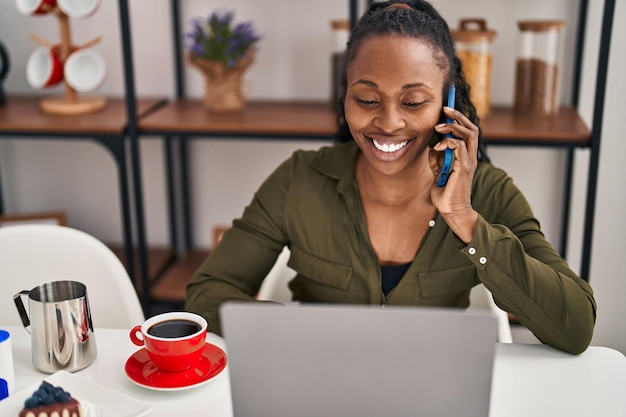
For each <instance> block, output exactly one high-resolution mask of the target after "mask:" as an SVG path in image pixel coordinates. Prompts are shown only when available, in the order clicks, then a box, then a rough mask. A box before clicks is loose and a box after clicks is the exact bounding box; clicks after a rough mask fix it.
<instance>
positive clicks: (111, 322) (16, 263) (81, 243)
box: [0, 224, 145, 328]
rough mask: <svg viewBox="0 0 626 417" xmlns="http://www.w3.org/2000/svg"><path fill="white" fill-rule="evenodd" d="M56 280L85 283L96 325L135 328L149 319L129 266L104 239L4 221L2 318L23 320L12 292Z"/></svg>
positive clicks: (0, 238) (0, 243) (11, 321)
mask: <svg viewBox="0 0 626 417" xmlns="http://www.w3.org/2000/svg"><path fill="white" fill-rule="evenodd" d="M58 280H72V281H80V282H82V283H83V284H85V286H86V287H87V294H88V297H89V304H90V308H91V315H92V318H93V323H94V326H95V327H104V328H131V327H133V326H135V325H138V324H141V323H142V322H143V321H144V320H145V316H144V314H143V311H142V308H141V303H140V302H139V298H138V297H137V293H136V291H135V288H134V287H133V285H132V282H131V279H130V277H129V276H128V273H127V272H126V269H125V268H124V266H123V264H122V263H121V261H120V260H119V258H118V257H117V256H116V255H115V254H114V253H113V252H112V251H111V250H110V249H109V248H108V247H107V246H106V245H105V244H104V243H102V242H101V241H100V240H98V239H96V238H95V237H93V236H91V235H89V234H87V233H85V232H82V231H80V230H77V229H73V228H70V227H65V226H58V225H44V224H22V225H16V226H7V227H0V285H1V286H2V295H1V296H0V297H1V302H0V324H3V325H21V324H22V323H21V321H20V318H19V315H18V312H17V309H16V307H15V304H14V302H13V295H14V294H17V293H18V292H20V291H22V290H30V289H32V288H34V287H36V286H38V285H41V284H44V283H46V282H51V281H58Z"/></svg>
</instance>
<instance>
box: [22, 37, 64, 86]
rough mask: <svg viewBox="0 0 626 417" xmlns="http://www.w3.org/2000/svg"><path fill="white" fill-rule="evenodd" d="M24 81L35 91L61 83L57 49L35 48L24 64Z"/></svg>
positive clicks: (61, 75) (59, 59) (55, 47)
mask: <svg viewBox="0 0 626 417" xmlns="http://www.w3.org/2000/svg"><path fill="white" fill-rule="evenodd" d="M26 80H27V81H28V84H30V86H31V87H33V88H34V89H36V90H41V89H42V88H46V87H52V86H54V85H56V84H58V83H60V82H61V81H63V64H62V63H61V57H60V56H59V47H58V46H54V47H52V48H46V47H45V46H40V47H38V48H36V49H35V50H34V51H33V52H32V53H31V54H30V57H29V58H28V62H27V63H26Z"/></svg>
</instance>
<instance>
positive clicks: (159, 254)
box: [108, 245, 175, 294]
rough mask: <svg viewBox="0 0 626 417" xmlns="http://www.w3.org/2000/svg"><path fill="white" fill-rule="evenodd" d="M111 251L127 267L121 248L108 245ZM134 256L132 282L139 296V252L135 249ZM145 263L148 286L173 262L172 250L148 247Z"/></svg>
mask: <svg viewBox="0 0 626 417" xmlns="http://www.w3.org/2000/svg"><path fill="white" fill-rule="evenodd" d="M108 246H109V247H110V248H111V250H112V251H113V252H114V253H115V254H116V255H117V257H118V258H120V260H121V261H122V263H123V264H124V266H125V267H127V263H126V255H125V251H124V248H123V247H119V246H115V245H108ZM134 256H135V262H134V263H135V274H134V275H133V276H134V282H135V288H136V289H137V293H138V294H141V279H140V277H141V274H140V273H139V252H138V250H137V249H135V251H134ZM146 258H147V263H148V272H147V275H148V282H149V283H150V284H153V283H155V282H156V281H157V280H158V278H159V277H160V276H161V275H162V274H163V271H165V270H166V268H167V267H168V266H170V265H171V264H172V263H173V262H174V260H175V254H174V250H173V249H171V248H167V247H150V248H149V249H148V254H147V257H146Z"/></svg>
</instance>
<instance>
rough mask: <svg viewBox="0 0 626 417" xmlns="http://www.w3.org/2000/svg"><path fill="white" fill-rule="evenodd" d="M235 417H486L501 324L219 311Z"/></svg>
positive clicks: (431, 312) (363, 312)
mask: <svg viewBox="0 0 626 417" xmlns="http://www.w3.org/2000/svg"><path fill="white" fill-rule="evenodd" d="M220 313H221V320H222V330H223V334H224V338H225V339H226V347H227V352H228V357H229V365H228V367H229V373H230V383H231V392H232V400H233V413H234V417H265V416H267V417H322V416H329V417H330V416H332V417H351V416H354V417H370V416H372V417H374V416H376V417H381V416H393V417H396V416H397V417H400V416H407V417H409V416H410V417H422V416H424V417H437V416H441V417H459V416H463V417H486V416H488V415H489V403H490V393H491V380H492V370H493V361H494V353H495V345H496V336H497V320H496V318H495V316H494V315H493V313H491V312H488V311H484V312H483V311H471V312H470V311H465V310H461V309H447V308H434V307H390V306H387V307H385V308H381V307H379V306H367V305H333V304H286V305H281V304H272V303H241V302H238V303H233V302H231V303H225V304H224V305H223V306H222V308H221V311H220Z"/></svg>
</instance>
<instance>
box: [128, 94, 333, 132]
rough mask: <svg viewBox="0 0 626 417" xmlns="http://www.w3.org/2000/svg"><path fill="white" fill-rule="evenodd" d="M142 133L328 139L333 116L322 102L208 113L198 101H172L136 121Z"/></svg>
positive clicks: (279, 103) (253, 103)
mask: <svg viewBox="0 0 626 417" xmlns="http://www.w3.org/2000/svg"><path fill="white" fill-rule="evenodd" d="M138 123H139V130H140V131H141V132H142V133H148V134H149V133H157V134H162V133H181V132H182V133H188V134H202V133H206V134H226V135H243V136H245V135H253V136H259V135H268V136H271V135H276V136H290V135H292V136H298V137H301V136H310V137H317V138H328V139H330V138H332V136H333V135H334V134H335V131H336V123H335V115H334V113H333V112H332V110H331V107H330V104H329V103H326V102H307V101H250V102H248V103H247V104H246V107H245V109H244V110H243V111H241V112H234V113H209V112H208V111H207V110H206V108H205V107H204V105H203V104H202V102H201V101H200V100H176V101H172V102H170V103H168V104H167V105H165V106H162V107H161V108H159V109H157V110H156V111H154V112H153V113H151V114H149V115H147V116H146V117H143V118H142V119H141V120H139V122H138Z"/></svg>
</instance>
